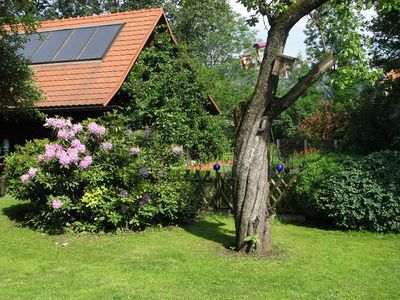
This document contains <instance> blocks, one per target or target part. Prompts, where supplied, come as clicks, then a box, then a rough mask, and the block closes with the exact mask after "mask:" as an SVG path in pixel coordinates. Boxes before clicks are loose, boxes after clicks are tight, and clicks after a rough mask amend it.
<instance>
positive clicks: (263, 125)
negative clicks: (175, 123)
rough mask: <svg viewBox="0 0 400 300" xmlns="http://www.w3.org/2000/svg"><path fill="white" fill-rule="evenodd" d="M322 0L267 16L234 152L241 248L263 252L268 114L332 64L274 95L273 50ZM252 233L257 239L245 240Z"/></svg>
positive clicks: (300, 1) (266, 244) (279, 49)
mask: <svg viewBox="0 0 400 300" xmlns="http://www.w3.org/2000/svg"><path fill="white" fill-rule="evenodd" d="M325 2H327V0H297V1H296V2H295V3H294V4H292V5H290V6H289V8H288V10H286V11H285V12H283V13H280V14H279V15H277V16H273V15H272V16H271V15H269V16H268V19H269V20H270V23H271V24H270V26H271V27H270V30H269V32H268V39H267V45H268V46H267V47H266V50H265V53H264V58H263V61H262V63H261V67H260V73H259V77H258V81H257V85H256V88H255V90H254V92H253V95H252V98H251V100H250V101H249V102H248V103H246V105H244V106H243V107H242V111H241V116H240V121H239V124H237V136H236V145H235V153H234V161H235V164H234V168H233V178H234V195H233V198H234V199H233V200H234V208H235V212H234V213H235V228H236V248H237V250H238V251H241V252H249V251H256V252H258V253H268V251H269V249H270V214H269V211H268V209H269V207H270V203H269V202H268V197H267V195H268V193H269V183H268V159H267V157H268V156H267V152H268V144H269V139H270V129H271V124H272V120H273V119H274V118H275V117H276V116H277V115H278V114H279V113H281V112H282V111H284V110H285V109H286V108H287V107H289V106H290V105H291V104H293V103H294V102H295V101H296V100H297V99H298V98H299V97H300V96H301V94H302V93H303V92H304V91H305V90H306V89H307V88H308V87H309V86H311V85H312V84H313V83H314V82H315V81H316V80H317V79H318V78H319V77H320V76H322V74H323V73H325V72H326V71H327V70H329V68H330V67H331V66H332V65H333V64H334V58H333V56H328V57H327V58H325V59H324V60H323V62H321V63H320V64H318V65H317V66H316V67H314V68H313V69H312V70H311V71H310V72H309V73H308V74H307V75H306V76H304V77H303V78H301V79H300V80H299V82H298V83H297V84H296V85H295V86H294V87H293V88H292V89H291V90H290V91H289V92H288V93H287V94H286V95H285V96H284V97H282V98H277V97H276V89H277V86H278V81H279V78H278V77H277V76H275V75H272V74H271V71H272V67H273V64H274V61H275V59H276V57H277V55H279V54H282V53H283V49H284V47H285V43H286V39H287V36H288V34H289V31H290V29H291V28H292V27H293V26H294V25H295V24H296V23H297V22H298V21H299V20H300V19H301V18H302V17H303V16H305V15H307V14H309V13H310V12H311V11H312V10H314V9H315V8H317V7H319V6H320V5H322V4H323V3H325ZM247 237H254V238H255V237H256V239H257V240H258V242H259V243H258V245H257V246H256V247H253V246H254V244H253V243H250V242H248V241H245V239H246V238H247Z"/></svg>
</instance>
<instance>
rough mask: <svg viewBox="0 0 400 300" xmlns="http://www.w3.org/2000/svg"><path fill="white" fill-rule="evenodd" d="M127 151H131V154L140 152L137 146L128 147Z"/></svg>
mask: <svg viewBox="0 0 400 300" xmlns="http://www.w3.org/2000/svg"><path fill="white" fill-rule="evenodd" d="M129 151H130V152H131V154H132V155H138V154H139V152H140V149H139V148H137V147H132V148H131V149H129Z"/></svg>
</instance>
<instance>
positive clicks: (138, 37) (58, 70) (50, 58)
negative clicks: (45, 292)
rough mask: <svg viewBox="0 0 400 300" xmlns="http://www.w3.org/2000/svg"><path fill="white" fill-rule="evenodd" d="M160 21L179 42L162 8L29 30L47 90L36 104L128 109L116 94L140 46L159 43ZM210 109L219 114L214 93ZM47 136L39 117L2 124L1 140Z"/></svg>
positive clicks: (91, 112) (29, 50)
mask: <svg viewBox="0 0 400 300" xmlns="http://www.w3.org/2000/svg"><path fill="white" fill-rule="evenodd" d="M161 24H164V25H166V26H164V28H166V29H165V30H168V32H169V34H170V36H171V42H173V43H176V40H175V38H174V36H173V34H172V32H171V29H170V27H169V26H168V22H167V19H166V17H165V15H164V11H163V9H161V8H155V9H145V10H137V11H129V12H123V13H114V14H105V15H97V16H88V17H77V18H69V19H61V20H52V21H45V22H42V23H41V24H40V27H39V29H38V30H37V31H38V33H39V34H32V35H30V36H29V37H28V41H27V43H26V44H25V47H24V48H23V49H21V50H20V51H21V54H22V55H24V56H25V57H26V58H29V59H30V60H31V62H32V63H31V67H32V68H33V70H34V71H35V76H34V78H35V81H36V82H37V83H38V85H39V86H40V87H41V88H42V90H43V91H44V93H45V100H43V101H41V102H39V103H38V104H37V106H38V107H39V109H40V111H42V112H45V113H46V114H48V115H60V116H70V117H73V118H75V119H83V118H87V117H97V116H99V115H101V114H103V113H104V112H105V111H108V110H113V109H123V108H121V107H120V105H119V103H118V101H117V99H116V97H115V96H116V94H117V92H118V90H119V89H120V87H121V85H122V84H123V82H124V80H125V78H126V76H127V75H128V73H129V71H130V70H131V68H132V66H133V65H134V64H135V62H136V61H137V59H138V57H139V55H140V53H141V51H142V50H143V49H144V48H145V47H149V46H152V45H153V44H154V41H155V39H156V38H157V34H158V33H157V29H156V28H157V27H158V25H161ZM206 109H207V110H208V111H209V112H210V113H211V114H219V113H220V110H219V108H218V106H217V105H216V103H215V102H214V100H213V99H212V98H211V97H209V105H208V107H206ZM42 136H45V132H43V129H42V126H40V125H39V123H38V121H33V120H18V121H17V123H15V122H7V123H4V124H1V126H0V142H1V141H2V140H3V139H4V138H7V139H9V140H10V142H11V144H15V143H17V144H22V143H23V142H24V141H25V140H27V139H30V138H33V137H42Z"/></svg>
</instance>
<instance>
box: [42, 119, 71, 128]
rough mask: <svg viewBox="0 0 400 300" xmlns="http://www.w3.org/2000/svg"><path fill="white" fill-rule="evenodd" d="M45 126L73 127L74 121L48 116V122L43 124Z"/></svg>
mask: <svg viewBox="0 0 400 300" xmlns="http://www.w3.org/2000/svg"><path fill="white" fill-rule="evenodd" d="M43 126H44V127H51V128H54V129H63V128H66V127H71V126H72V123H71V121H70V120H66V119H62V118H47V119H46V123H44V125H43Z"/></svg>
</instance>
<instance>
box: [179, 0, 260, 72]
mask: <svg viewBox="0 0 400 300" xmlns="http://www.w3.org/2000/svg"><path fill="white" fill-rule="evenodd" d="M174 33H175V34H176V36H177V37H178V39H179V41H180V42H183V43H185V44H186V45H187V47H188V51H189V53H190V54H191V55H192V56H193V57H197V58H199V59H200V61H201V62H202V64H203V65H205V66H208V67H212V66H216V65H219V64H224V63H227V62H228V61H232V60H235V61H237V56H238V55H239V54H240V53H242V51H243V50H245V49H250V48H251V47H252V45H253V44H254V41H255V36H254V35H255V34H254V32H252V31H250V28H249V27H248V26H247V25H246V22H245V20H244V19H243V18H241V17H239V15H238V14H237V13H235V12H234V11H233V10H232V8H231V6H230V4H229V1H227V0H203V1H193V0H190V1H181V8H180V10H179V12H178V14H177V17H176V22H175V24H174Z"/></svg>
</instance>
